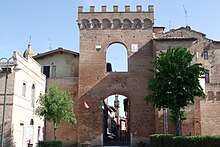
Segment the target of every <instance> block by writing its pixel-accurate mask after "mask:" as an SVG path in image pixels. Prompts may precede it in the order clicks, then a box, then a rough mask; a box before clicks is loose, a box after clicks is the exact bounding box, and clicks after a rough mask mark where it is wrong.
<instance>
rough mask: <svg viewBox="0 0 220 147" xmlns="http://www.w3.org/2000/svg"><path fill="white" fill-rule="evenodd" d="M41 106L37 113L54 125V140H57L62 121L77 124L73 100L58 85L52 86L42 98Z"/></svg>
mask: <svg viewBox="0 0 220 147" xmlns="http://www.w3.org/2000/svg"><path fill="white" fill-rule="evenodd" d="M39 104H40V105H39V106H38V107H37V108H36V111H35V113H36V114H37V115H38V116H40V117H44V119H45V120H47V121H49V122H52V123H53V125H54V140H56V129H57V128H58V127H59V126H60V123H61V120H62V119H63V120H65V121H67V122H69V123H71V124H75V123H76V119H75V118H74V117H73V115H74V114H73V102H72V99H71V97H70V96H69V95H68V94H67V93H66V92H65V91H62V90H61V89H60V88H59V87H58V86H57V85H52V86H50V87H49V90H48V92H47V93H46V94H44V95H43V96H40V99H39Z"/></svg>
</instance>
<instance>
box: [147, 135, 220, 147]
mask: <svg viewBox="0 0 220 147" xmlns="http://www.w3.org/2000/svg"><path fill="white" fill-rule="evenodd" d="M150 142H151V144H152V145H153V147H220V136H181V137H176V136H172V135H161V134H155V135H151V136H150Z"/></svg>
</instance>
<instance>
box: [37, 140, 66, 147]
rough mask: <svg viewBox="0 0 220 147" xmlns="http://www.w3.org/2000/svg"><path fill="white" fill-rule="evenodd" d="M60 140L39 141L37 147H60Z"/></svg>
mask: <svg viewBox="0 0 220 147" xmlns="http://www.w3.org/2000/svg"><path fill="white" fill-rule="evenodd" d="M62 146H63V145H62V142H61V141H40V142H39V147H62Z"/></svg>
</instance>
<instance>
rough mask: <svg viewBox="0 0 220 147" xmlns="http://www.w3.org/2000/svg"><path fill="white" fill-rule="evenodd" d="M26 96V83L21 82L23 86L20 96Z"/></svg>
mask: <svg viewBox="0 0 220 147" xmlns="http://www.w3.org/2000/svg"><path fill="white" fill-rule="evenodd" d="M25 95H26V83H25V82H23V85H22V96H23V97H25Z"/></svg>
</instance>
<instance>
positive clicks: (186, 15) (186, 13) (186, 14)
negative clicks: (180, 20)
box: [183, 5, 188, 26]
mask: <svg viewBox="0 0 220 147" xmlns="http://www.w3.org/2000/svg"><path fill="white" fill-rule="evenodd" d="M183 9H184V12H185V17H186V26H188V12H187V11H186V8H185V6H184V5H183Z"/></svg>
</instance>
